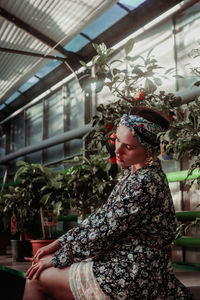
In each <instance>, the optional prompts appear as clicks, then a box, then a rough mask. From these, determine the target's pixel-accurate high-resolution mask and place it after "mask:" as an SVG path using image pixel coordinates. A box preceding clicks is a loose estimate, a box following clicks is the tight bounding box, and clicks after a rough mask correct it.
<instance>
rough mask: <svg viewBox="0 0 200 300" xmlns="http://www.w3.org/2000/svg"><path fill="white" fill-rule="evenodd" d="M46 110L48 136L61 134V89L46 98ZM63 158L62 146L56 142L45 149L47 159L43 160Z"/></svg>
mask: <svg viewBox="0 0 200 300" xmlns="http://www.w3.org/2000/svg"><path fill="white" fill-rule="evenodd" d="M46 108H47V110H48V122H47V123H46V122H45V124H47V126H48V130H47V131H48V138H51V137H53V136H58V135H61V134H62V133H63V132H64V98H63V95H62V89H60V90H59V91H57V92H56V93H54V94H53V95H51V96H50V97H49V98H48V99H47V100H46ZM62 158H64V146H63V143H62V144H58V145H55V146H52V147H50V148H48V149H47V159H46V160H45V162H54V161H57V160H59V159H62Z"/></svg>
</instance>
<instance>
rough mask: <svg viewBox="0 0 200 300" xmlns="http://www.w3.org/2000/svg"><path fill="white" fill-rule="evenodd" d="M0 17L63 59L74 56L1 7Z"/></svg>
mask: <svg viewBox="0 0 200 300" xmlns="http://www.w3.org/2000/svg"><path fill="white" fill-rule="evenodd" d="M0 16H2V17H3V18H5V19H6V20H7V21H9V22H11V23H13V24H14V25H15V26H17V27H19V28H21V29H22V30H24V31H26V32H27V33H28V34H30V35H32V36H34V37H35V38H36V39H38V40H39V41H41V42H42V43H44V44H46V45H47V46H48V47H50V48H52V50H56V51H57V52H59V53H60V54H62V55H64V56H65V57H68V56H70V55H74V56H76V55H75V53H73V52H69V51H67V50H66V49H65V48H64V47H63V46H62V45H60V44H58V42H56V41H54V40H52V39H51V38H49V37H48V36H46V35H44V34H43V33H41V32H40V31H38V30H37V29H35V28H33V27H31V26H30V25H28V24H27V23H25V22H24V21H22V20H20V19H19V18H17V17H15V16H14V15H13V14H11V13H10V12H8V11H7V10H5V9H4V8H2V7H0Z"/></svg>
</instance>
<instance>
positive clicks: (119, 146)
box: [115, 143, 122, 154]
mask: <svg viewBox="0 0 200 300" xmlns="http://www.w3.org/2000/svg"><path fill="white" fill-rule="evenodd" d="M115 153H116V154H117V153H118V154H119V153H122V144H120V143H115Z"/></svg>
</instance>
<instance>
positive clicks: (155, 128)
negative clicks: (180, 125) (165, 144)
mask: <svg viewBox="0 0 200 300" xmlns="http://www.w3.org/2000/svg"><path fill="white" fill-rule="evenodd" d="M119 124H120V125H124V126H127V127H128V128H129V129H130V130H131V131H132V134H133V136H134V137H135V138H136V140H137V142H138V143H139V144H141V145H142V146H143V147H144V148H145V149H146V150H147V151H149V152H151V153H154V152H155V151H156V152H157V151H159V150H160V143H159V141H158V139H157V134H158V133H159V132H161V131H163V128H162V127H161V126H159V125H158V124H155V123H152V122H150V121H148V120H146V119H144V118H142V117H140V116H137V115H127V114H124V115H123V116H122V118H121V119H120V122H119Z"/></svg>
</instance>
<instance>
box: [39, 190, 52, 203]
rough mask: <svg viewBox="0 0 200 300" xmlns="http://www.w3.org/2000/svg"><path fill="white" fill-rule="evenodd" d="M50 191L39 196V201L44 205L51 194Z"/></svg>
mask: <svg viewBox="0 0 200 300" xmlns="http://www.w3.org/2000/svg"><path fill="white" fill-rule="evenodd" d="M51 194H52V193H48V194H45V195H44V196H43V197H42V198H41V202H42V203H43V204H44V205H46V204H47V203H48V201H49V198H50V196H51Z"/></svg>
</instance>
